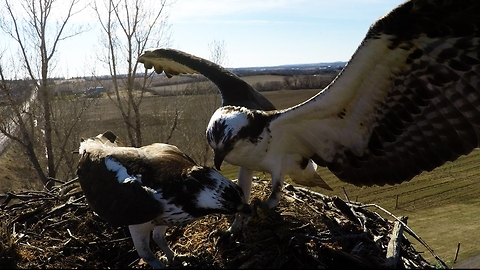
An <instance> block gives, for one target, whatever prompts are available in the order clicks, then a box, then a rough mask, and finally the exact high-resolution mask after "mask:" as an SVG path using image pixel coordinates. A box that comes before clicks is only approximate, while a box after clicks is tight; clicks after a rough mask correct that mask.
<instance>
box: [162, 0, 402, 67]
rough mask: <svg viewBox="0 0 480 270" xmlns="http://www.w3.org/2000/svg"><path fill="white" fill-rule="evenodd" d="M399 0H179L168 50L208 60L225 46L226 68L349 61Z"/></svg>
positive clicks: (174, 11)
mask: <svg viewBox="0 0 480 270" xmlns="http://www.w3.org/2000/svg"><path fill="white" fill-rule="evenodd" d="M402 2H403V1H401V0H305V1H301V0H290V1H288V0H285V1H278V0H277V1H274V0H267V1H257V0H243V1H236V0H228V1H215V0H178V2H177V3H176V4H175V5H174V6H173V8H172V10H171V17H170V23H171V24H172V26H171V27H172V28H171V29H172V38H173V44H172V47H174V48H177V49H180V50H183V51H186V52H188V53H191V54H195V55H197V56H200V57H203V58H210V57H211V54H210V50H209V44H212V43H213V42H214V41H220V42H223V44H224V45H225V51H226V53H227V59H226V61H225V62H226V63H224V65H225V66H227V67H250V66H274V65H283V64H300V63H317V62H332V61H348V60H349V59H350V57H351V56H352V54H353V53H354V51H355V49H356V48H357V46H358V45H359V44H360V42H361V40H362V39H363V37H364V36H365V34H366V32H367V30H368V28H369V27H370V25H371V24H372V23H373V22H374V21H375V20H377V19H378V18H380V17H381V16H383V15H384V14H386V13H388V12H389V11H390V10H392V9H393V8H394V7H396V6H397V5H399V4H401V3H402Z"/></svg>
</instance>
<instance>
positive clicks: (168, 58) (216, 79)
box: [138, 48, 275, 111]
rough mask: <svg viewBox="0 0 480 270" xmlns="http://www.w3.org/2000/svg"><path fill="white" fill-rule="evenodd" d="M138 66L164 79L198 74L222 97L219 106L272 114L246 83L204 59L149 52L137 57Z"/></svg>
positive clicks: (161, 50)
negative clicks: (164, 76) (244, 108)
mask: <svg viewBox="0 0 480 270" xmlns="http://www.w3.org/2000/svg"><path fill="white" fill-rule="evenodd" d="M138 62H140V63H143V64H144V66H145V68H147V69H150V68H152V67H153V68H154V70H155V72H156V73H158V74H160V73H162V72H165V74H166V75H167V77H169V78H170V77H172V76H174V75H179V74H195V73H199V74H202V75H204V76H205V77H207V78H208V79H209V80H211V81H212V82H213V83H214V84H215V85H216V86H217V87H218V88H219V90H220V93H221V94H222V106H226V105H233V106H243V107H246V108H249V109H257V110H265V111H269V110H274V109H275V106H273V104H272V103H270V101H269V100H268V99H267V98H265V97H264V96H263V95H262V94H260V92H258V91H257V90H255V89H254V88H253V87H252V86H250V85H249V84H248V83H247V82H245V81H244V80H242V79H241V78H240V77H238V76H237V75H235V74H234V73H232V72H230V71H229V70H228V69H226V68H223V67H221V66H220V65H217V64H215V63H213V62H211V61H208V60H206V59H203V58H200V57H197V56H194V55H191V54H188V53H185V52H182V51H179V50H174V49H164V48H159V49H150V50H146V51H145V52H144V53H143V54H142V55H140V56H139V58H138Z"/></svg>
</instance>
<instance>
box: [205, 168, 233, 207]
mask: <svg viewBox="0 0 480 270" xmlns="http://www.w3.org/2000/svg"><path fill="white" fill-rule="evenodd" d="M208 178H211V179H215V180H216V181H215V183H216V184H217V185H216V187H215V188H212V189H210V188H204V189H202V190H201V191H200V193H199V194H198V197H197V205H198V206H199V207H201V208H206V209H219V208H222V203H221V202H219V201H218V198H220V197H221V196H220V194H218V193H219V192H221V191H222V190H223V188H224V186H225V184H226V183H227V182H225V181H222V179H223V177H222V176H221V175H219V174H218V173H216V172H212V171H211V172H210V173H209V175H208ZM225 180H226V181H230V180H227V179H225Z"/></svg>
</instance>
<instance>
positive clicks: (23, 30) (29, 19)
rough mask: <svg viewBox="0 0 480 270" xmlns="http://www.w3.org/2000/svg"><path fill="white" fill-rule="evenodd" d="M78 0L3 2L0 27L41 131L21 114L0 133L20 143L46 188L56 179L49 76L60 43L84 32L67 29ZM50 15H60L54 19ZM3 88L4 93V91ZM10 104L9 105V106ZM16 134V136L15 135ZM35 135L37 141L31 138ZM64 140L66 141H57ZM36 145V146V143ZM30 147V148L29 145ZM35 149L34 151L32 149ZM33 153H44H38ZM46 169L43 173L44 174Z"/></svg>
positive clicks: (35, 121) (75, 11)
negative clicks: (18, 64) (42, 159)
mask: <svg viewBox="0 0 480 270" xmlns="http://www.w3.org/2000/svg"><path fill="white" fill-rule="evenodd" d="M78 6H79V0H70V1H67V2H65V1H58V0H20V1H18V0H15V1H10V0H4V2H3V9H2V10H3V11H4V12H3V15H2V17H1V20H0V23H1V24H0V28H1V29H2V31H3V32H5V33H6V34H7V36H9V37H10V38H11V39H12V40H13V43H14V44H16V45H17V47H16V48H18V53H19V57H18V59H20V60H19V62H21V65H22V67H23V73H24V74H26V77H27V78H28V82H29V85H30V87H29V88H31V89H33V90H32V93H33V94H34V95H35V97H36V100H37V101H38V105H39V113H35V114H32V113H31V111H32V110H33V106H34V105H35V104H34V102H33V100H32V103H31V104H30V110H31V111H30V112H29V113H30V115H31V121H32V123H35V125H40V127H41V128H40V130H41V132H38V131H36V130H38V128H37V127H36V126H34V127H32V126H30V129H28V127H29V126H28V125H27V124H26V123H25V122H23V121H22V119H24V118H23V117H24V113H25V112H24V113H21V114H18V112H17V113H16V114H14V115H16V118H15V119H16V120H17V121H13V122H11V123H14V125H16V126H17V127H18V128H14V129H4V130H2V133H4V134H5V135H6V136H8V137H10V138H11V139H13V140H15V141H18V142H20V144H21V145H23V146H24V147H25V148H26V150H27V154H28V155H29V159H30V161H31V162H32V163H33V165H34V167H35V169H36V170H37V173H38V175H39V177H40V179H41V181H42V183H43V184H44V185H45V187H46V188H47V189H50V188H51V187H52V186H53V183H52V182H50V181H49V179H51V178H55V177H56V172H57V171H56V166H55V160H56V159H55V155H54V153H55V151H54V146H53V122H54V119H52V91H53V87H52V85H51V84H50V81H49V74H50V72H51V71H52V70H53V69H54V68H55V63H56V62H55V58H54V56H55V53H56V52H57V51H58V49H59V45H60V43H61V41H63V40H65V39H68V38H70V37H73V36H76V35H78V34H80V33H82V32H83V31H84V29H82V28H81V27H75V28H74V27H70V20H71V19H72V17H73V16H75V15H76V14H78V13H79V12H80V11H81V10H82V8H81V7H80V8H79V9H77V7H78ZM53 14H56V15H60V17H59V16H57V17H54V16H53ZM8 89H9V88H8V87H4V91H8ZM12 105H13V104H12ZM13 131H15V132H13ZM17 131H19V132H18V133H16V132H17ZM36 136H39V138H40V139H39V140H38V141H37V140H36V139H35V137H36ZM61 139H66V138H61ZM37 143H38V144H40V145H36V144H37ZM32 144H33V145H32ZM32 149H35V150H32ZM35 151H37V152H38V151H45V153H42V154H39V153H36V152H35ZM41 156H45V159H46V161H45V163H46V166H42V165H40V164H41V162H40V157H41ZM44 167H46V172H45V171H44V169H43V168H44Z"/></svg>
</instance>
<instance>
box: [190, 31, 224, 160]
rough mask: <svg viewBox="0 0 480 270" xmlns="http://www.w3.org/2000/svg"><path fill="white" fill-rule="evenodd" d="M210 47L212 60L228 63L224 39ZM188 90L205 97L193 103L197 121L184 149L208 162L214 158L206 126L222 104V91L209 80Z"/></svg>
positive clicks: (218, 62) (215, 41) (219, 63)
mask: <svg viewBox="0 0 480 270" xmlns="http://www.w3.org/2000/svg"><path fill="white" fill-rule="evenodd" d="M208 47H209V50H210V57H209V59H210V61H212V62H214V63H216V64H218V65H221V66H225V65H226V63H227V51H226V45H225V42H224V41H223V40H222V41H219V40H214V41H213V42H211V43H209V44H208ZM188 90H189V91H190V92H193V93H194V94H196V95H197V96H200V97H202V98H203V99H201V100H202V102H195V103H193V106H194V108H192V109H190V113H191V118H194V119H196V121H192V123H193V124H192V126H190V127H189V129H188V131H189V132H188V137H189V138H188V140H187V141H188V142H189V145H188V149H183V150H184V151H188V153H190V155H191V156H192V157H193V158H195V159H196V160H198V161H199V162H200V163H202V164H207V163H208V162H211V160H212V158H211V153H212V150H211V148H210V146H209V145H208V142H207V140H206V138H205V128H206V127H207V125H208V121H210V117H211V116H212V114H213V113H214V112H215V110H216V109H217V108H218V107H219V106H220V105H221V104H220V103H221V99H220V92H219V90H218V88H217V86H216V85H215V84H213V83H212V82H211V81H208V80H207V81H203V82H196V83H191V84H189V85H188ZM197 100H198V99H197ZM185 148H186V147H185Z"/></svg>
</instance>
